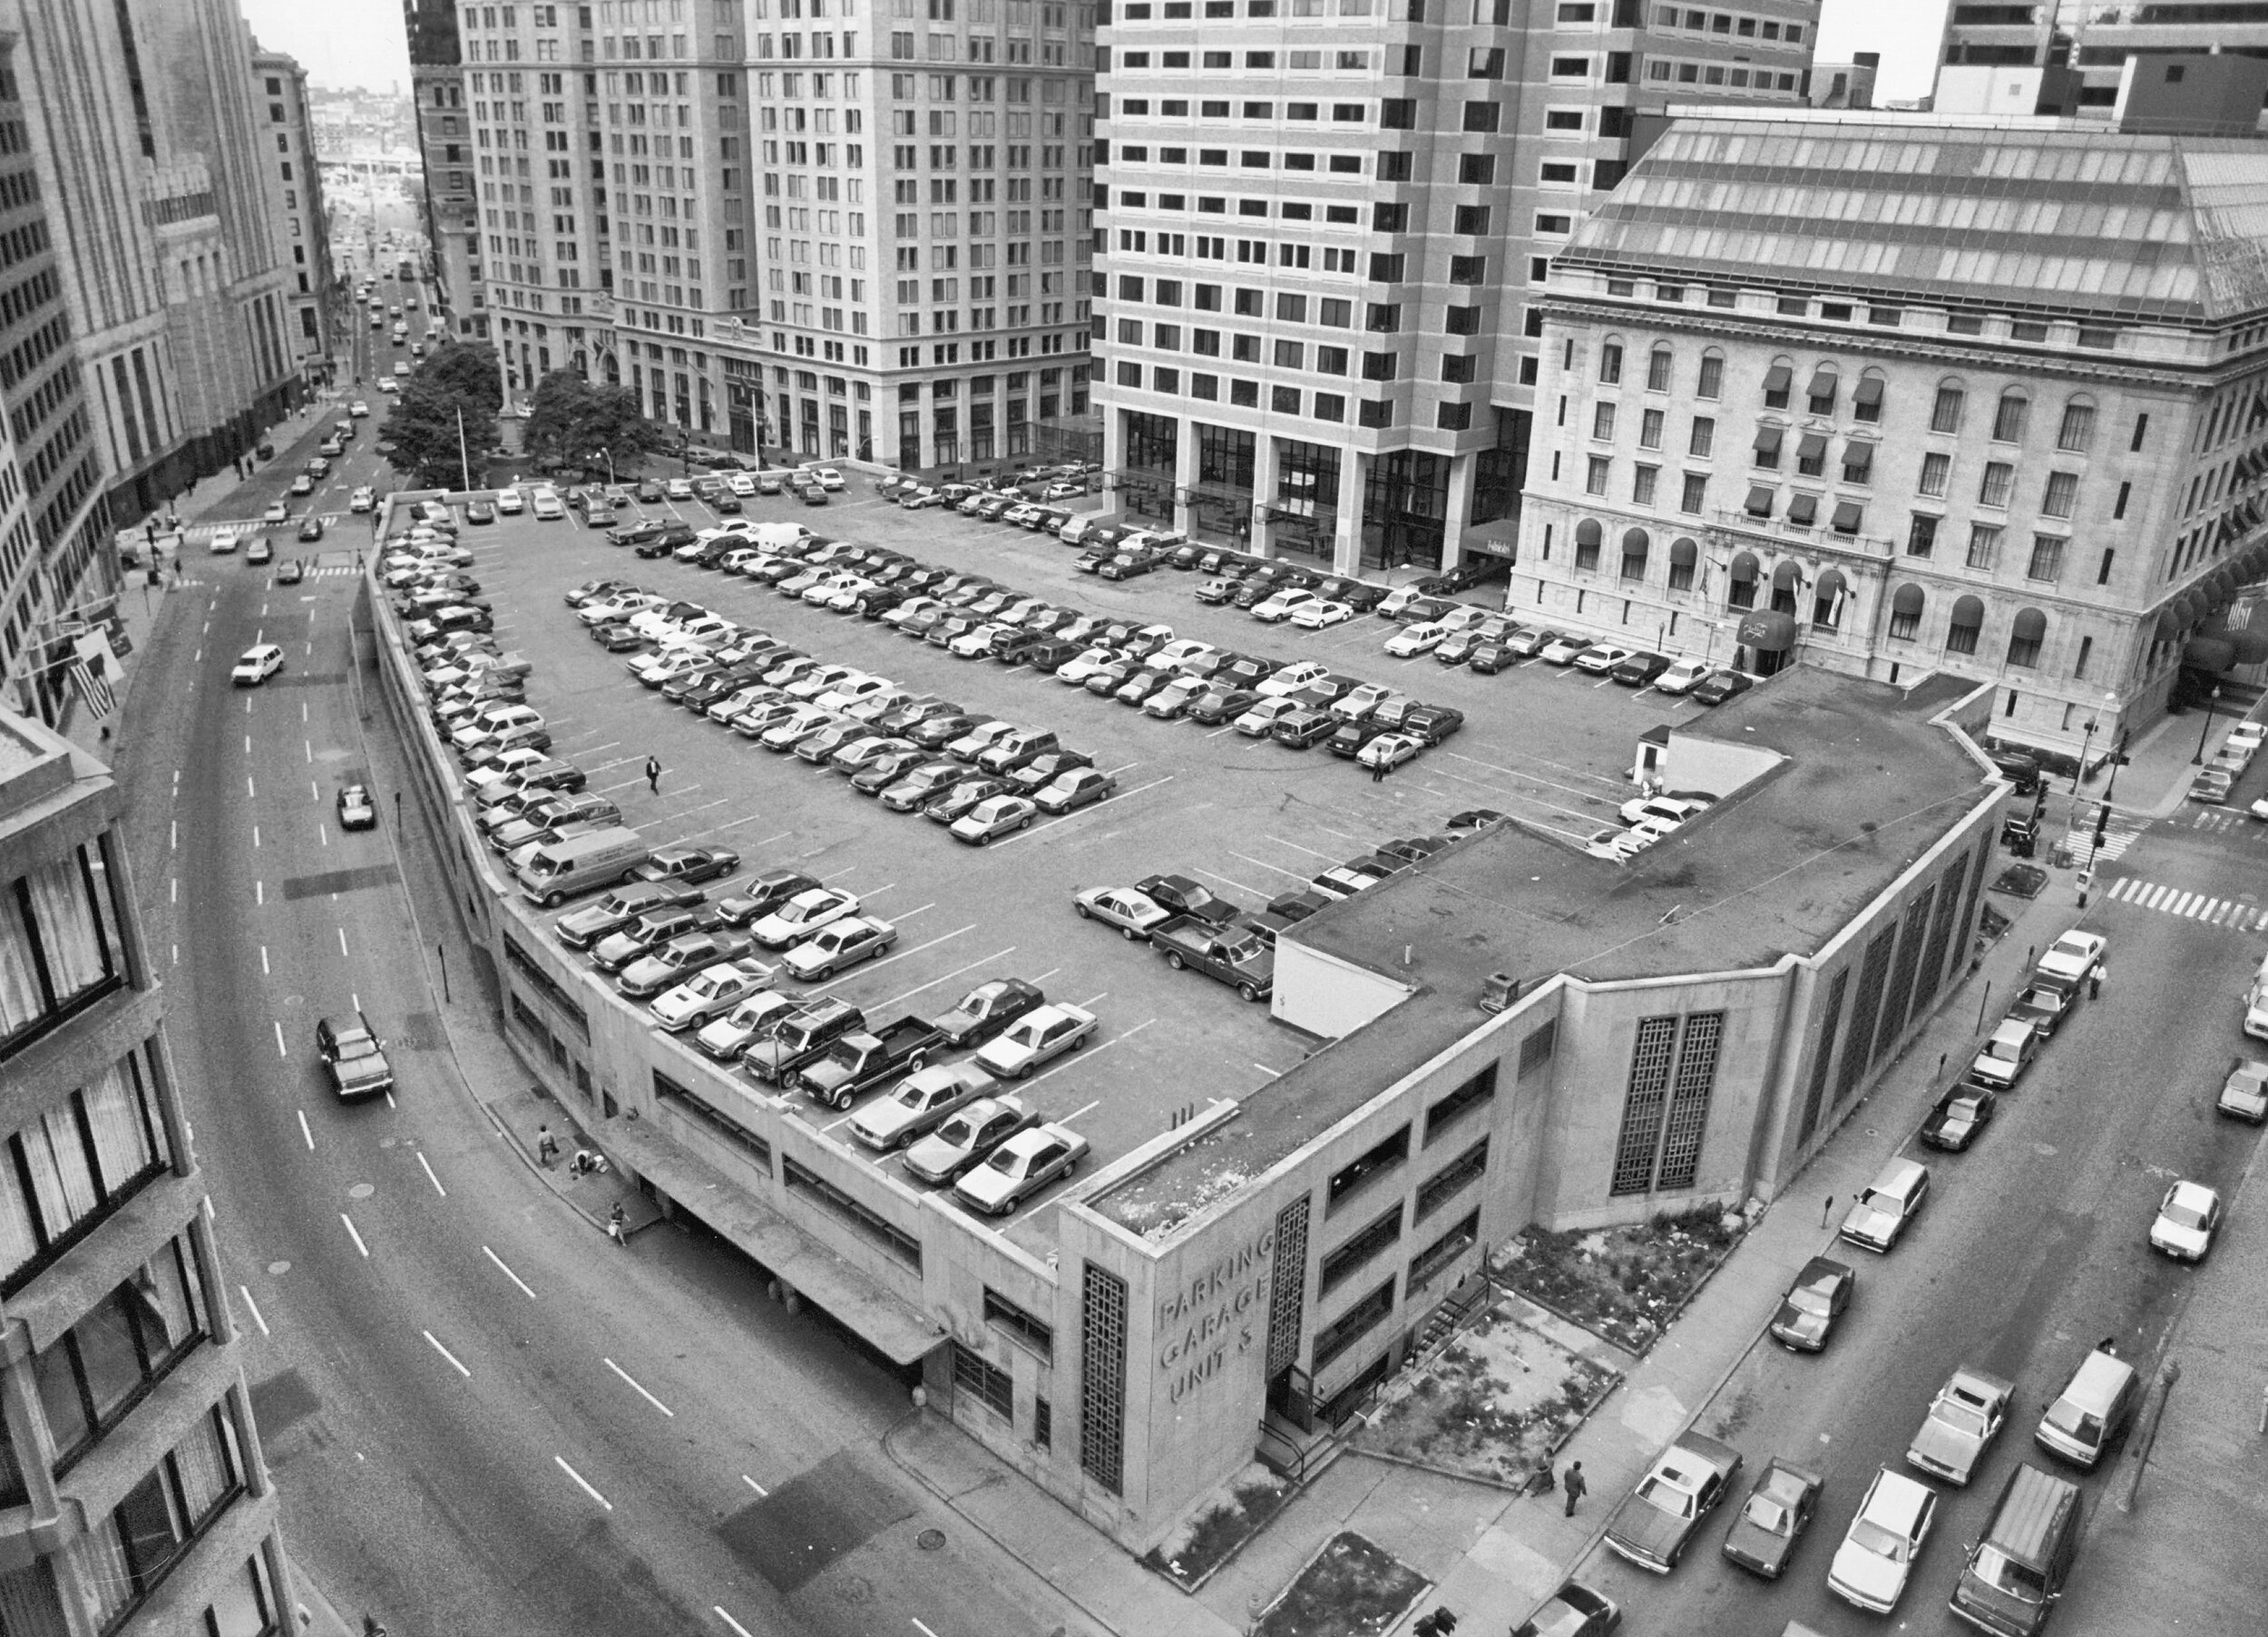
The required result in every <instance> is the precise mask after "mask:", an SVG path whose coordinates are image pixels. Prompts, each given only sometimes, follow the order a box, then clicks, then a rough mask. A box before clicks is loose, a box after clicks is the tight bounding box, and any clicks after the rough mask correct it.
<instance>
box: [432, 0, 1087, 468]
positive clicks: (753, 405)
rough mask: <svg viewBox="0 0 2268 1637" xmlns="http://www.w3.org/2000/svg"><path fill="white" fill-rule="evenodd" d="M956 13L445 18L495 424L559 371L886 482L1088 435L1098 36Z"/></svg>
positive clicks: (841, 10) (799, 6)
mask: <svg viewBox="0 0 2268 1637" xmlns="http://www.w3.org/2000/svg"><path fill="white" fill-rule="evenodd" d="M775 4H777V7H778V10H777V14H776V13H775V11H774V6H775ZM958 4H959V8H960V12H959V15H955V0H934V4H931V3H930V0H924V7H925V9H926V13H927V15H926V16H925V17H924V19H923V20H922V21H923V28H922V30H921V32H919V33H917V32H916V31H915V30H914V27H913V24H914V21H915V19H914V9H915V8H914V5H913V3H912V0H892V5H893V7H894V11H895V12H896V13H898V14H901V15H895V16H893V17H890V18H887V19H885V18H880V17H875V18H865V17H862V16H861V15H859V14H858V12H857V11H856V10H855V0H851V4H850V5H845V4H844V0H836V4H835V5H834V7H833V8H832V10H830V7H829V5H828V3H827V0H809V5H808V8H807V3H806V0H745V3H744V0H698V3H697V0H600V3H599V4H595V5H479V6H467V7H464V8H463V9H462V10H461V11H460V12H459V13H458V14H457V25H458V28H459V31H460V34H461V40H460V48H461V56H462V68H461V72H462V79H463V90H462V93H461V94H462V96H463V98H464V107H465V110H466V112H467V113H468V115H469V119H470V124H471V143H470V149H469V151H470V152H471V154H472V155H473V161H474V164H473V169H474V175H473V184H474V189H475V191H476V197H475V200H474V208H475V209H476V210H477V211H478V215H479V220H478V225H477V232H478V235H479V240H478V244H477V250H478V254H479V259H480V265H481V267H482V268H483V269H484V275H485V279H486V284H487V287H488V304H489V309H490V311H491V313H492V315H493V324H492V334H493V336H494V339H495V341H496V342H497V344H498V346H499V348H500V350H501V351H502V353H503V368H504V385H505V390H506V393H507V395H510V396H512V397H513V398H514V399H515V400H517V399H523V398H524V396H525V395H527V394H528V393H530V392H532V391H533V386H534V384H535V382H536V381H537V380H539V379H541V378H542V376H543V375H544V374H545V373H547V372H549V371H551V370H553V369H573V370H577V371H580V372H581V373H582V374H584V375H587V376H589V377H590V378H591V379H593V380H603V381H609V382H614V383H618V384H620V385H625V386H628V387H630V388H631V390H633V391H634V392H636V393H637V394H638V395H639V399H640V403H641V404H643V405H644V407H645V409H646V412H647V414H649V415H650V416H651V417H652V418H654V419H656V420H659V421H664V422H668V423H670V424H674V425H676V426H679V427H680V428H683V429H684V430H685V431H686V432H687V434H689V435H690V436H699V437H704V438H707V439H709V440H710V441H713V442H717V443H730V444H731V445H732V446H733V447H735V448H738V449H740V450H743V451H746V452H749V453H753V452H755V451H757V450H758V448H759V447H760V448H766V449H769V450H774V451H778V452H783V453H787V452H792V453H797V454H805V455H816V456H822V457H841V458H846V459H849V458H858V459H873V460H878V461H890V462H894V463H898V464H902V465H906V466H915V465H937V464H953V463H960V462H964V461H990V460H995V459H1006V458H1009V457H1012V456H1022V455H1025V454H1028V453H1038V452H1040V451H1041V449H1042V448H1044V447H1045V446H1046V437H1047V434H1045V433H1043V432H1042V431H1041V428H1042V427H1056V428H1060V427H1061V424H1063V423H1065V422H1067V421H1070V420H1071V419H1073V418H1075V417H1078V416H1083V415H1084V414H1087V411H1088V402H1087V385H1088V383H1087V372H1086V359H1085V356H1084V349H1085V346H1086V324H1087V318H1088V314H1087V308H1086V297H1085V294H1084V282H1085V279H1084V275H1085V268H1086V261H1087V254H1088V244H1089V239H1090V234H1091V231H1092V225H1091V221H1090V219H1089V216H1088V209H1089V206H1088V200H1087V198H1086V193H1087V189H1088V183H1087V180H1086V167H1087V162H1088V161H1089V159H1090V149H1089V141H1090V138H1091V124H1092V108H1091V70H1092V40H1093V34H1094V28H1093V16H1094V8H1093V7H1092V6H1091V5H1068V4H1055V3H1044V4H1043V3H1041V0H958ZM411 15H412V32H413V36H415V34H416V32H417V24H416V17H417V14H416V12H415V9H413V12H412V14H411ZM870 21H871V22H872V23H873V24H875V26H873V27H867V26H865V24H866V23H868V22H870ZM892 24H903V26H895V27H894V26H891V25H892ZM435 54H438V53H437V51H436V52H435ZM430 106H431V93H430V92H429V93H428V94H427V96H425V97H424V98H421V102H420V108H421V112H425V111H426V110H428V109H429V107H430ZM428 162H429V165H430V159H429V161H428Z"/></svg>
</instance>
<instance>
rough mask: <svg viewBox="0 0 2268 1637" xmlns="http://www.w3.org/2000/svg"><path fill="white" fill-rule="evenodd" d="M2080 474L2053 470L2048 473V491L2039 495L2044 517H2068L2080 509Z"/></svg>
mask: <svg viewBox="0 0 2268 1637" xmlns="http://www.w3.org/2000/svg"><path fill="white" fill-rule="evenodd" d="M2078 503H2079V474H2078V473H2076V472H2051V473H2048V489H2047V492H2046V493H2044V494H2042V495H2041V496H2040V497H2039V514H2040V515H2041V516H2042V517H2068V516H2070V515H2071V513H2072V512H2075V511H2077V509H2078Z"/></svg>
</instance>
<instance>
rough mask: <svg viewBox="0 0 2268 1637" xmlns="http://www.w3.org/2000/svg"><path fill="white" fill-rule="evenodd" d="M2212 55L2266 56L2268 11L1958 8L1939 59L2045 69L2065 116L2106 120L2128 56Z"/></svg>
mask: <svg viewBox="0 0 2268 1637" xmlns="http://www.w3.org/2000/svg"><path fill="white" fill-rule="evenodd" d="M2213 53H2228V54H2234V55H2241V56H2251V57H2258V56H2268V7H2262V6H2259V5H2104V4H2102V3H2101V0H2040V3H2038V4H2035V5H1960V4H1956V5H1951V6H1949V7H1948V8H1947V9H1946V13H1945V39H1944V45H1943V49H1942V50H1941V52H1940V53H1939V54H1938V60H1939V61H1940V62H1941V63H1944V64H1945V65H1947V66H1948V67H1954V66H1960V67H1970V68H2019V69H2020V68H2038V69H2044V70H2048V71H2050V74H2051V77H2052V82H2053V83H2055V85H2056V88H2057V90H2058V101H2059V102H2061V101H2062V98H2063V96H2064V95H2065V94H2066V93H2068V104H2067V105H2068V108H2069V111H2070V112H2075V113H2077V114H2078V115H2079V116H2080V117H2082V118H2087V117H2094V118H2102V119H2107V118H2109V117H2110V114H2111V112H2112V110H2113V109H2114V108H2115V106H2116V103H2117V101H2118V85H2119V81H2120V78H2121V77H2122V76H2123V75H2124V73H2126V62H2127V59H2128V58H2130V57H2140V58H2145V59H2147V58H2151V57H2162V56H2167V55H2179V54H2198V55H2203V54H2213ZM2059 70H2060V71H2068V77H2067V75H2066V74H2063V73H2055V71H2059ZM2023 112H2031V110H2030V109H2028V108H2027V109H2025V110H2023Z"/></svg>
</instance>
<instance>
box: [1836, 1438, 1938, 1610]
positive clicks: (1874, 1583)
mask: <svg viewBox="0 0 2268 1637" xmlns="http://www.w3.org/2000/svg"><path fill="white" fill-rule="evenodd" d="M1936 1521H1937V1492H1936V1491H1935V1490H1933V1489H1931V1487H1930V1486H1928V1485H1927V1484H1922V1483H1917V1482H1916V1481H1915V1480H1914V1479H1912V1478H1910V1477H1908V1476H1906V1475H1905V1474H1904V1473H1902V1472H1892V1470H1891V1469H1890V1468H1889V1467H1887V1466H1884V1467H1882V1468H1881V1469H1879V1470H1878V1471H1877V1472H1876V1473H1875V1474H1874V1481H1873V1482H1872V1484H1869V1485H1868V1486H1867V1487H1866V1498H1865V1499H1864V1500H1862V1501H1861V1502H1860V1503H1859V1511H1858V1515H1857V1516H1856V1517H1853V1519H1852V1520H1851V1527H1850V1529H1849V1531H1848V1532H1847V1533H1845V1534H1844V1535H1843V1544H1841V1545H1840V1546H1838V1547H1836V1548H1835V1559H1834V1563H1833V1566H1831V1567H1830V1568H1829V1569H1828V1571H1827V1589H1828V1590H1829V1591H1830V1592H1833V1593H1834V1594H1835V1595H1836V1596H1837V1597H1840V1598H1842V1599H1843V1602H1845V1603H1851V1604H1853V1606H1854V1607H1857V1608H1862V1609H1865V1610H1867V1611H1869V1612H1870V1613H1876V1614H1887V1613H1890V1612H1891V1611H1892V1609H1894V1608H1896V1607H1897V1606H1898V1599H1899V1597H1900V1596H1901V1594H1902V1593H1904V1591H1905V1589H1906V1579H1907V1577H1908V1576H1909V1575H1910V1574H1912V1572H1913V1560H1914V1559H1915V1558H1917V1557H1919V1556H1920V1555H1921V1544H1922V1543H1923V1542H1924V1541H1926V1540H1928V1539H1929V1538H1930V1525H1931V1524H1932V1523H1934V1522H1936Z"/></svg>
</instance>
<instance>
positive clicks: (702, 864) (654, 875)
mask: <svg viewBox="0 0 2268 1637" xmlns="http://www.w3.org/2000/svg"><path fill="white" fill-rule="evenodd" d="M739 867H740V855H739V854H738V853H735V852H734V851H732V849H731V848H729V847H657V848H655V849H654V853H653V856H652V857H651V858H650V859H648V860H647V861H646V862H644V863H642V864H640V865H639V866H638V868H637V869H636V870H634V871H632V872H631V873H632V874H634V875H635V876H637V878H638V879H639V880H640V881H685V882H698V881H714V880H716V879H717V878H718V877H719V875H729V874H731V873H732V872H734V871H735V870H738V868H739Z"/></svg>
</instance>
